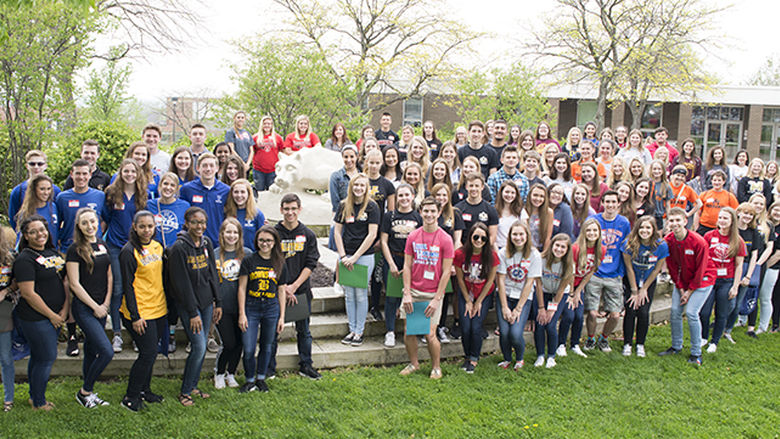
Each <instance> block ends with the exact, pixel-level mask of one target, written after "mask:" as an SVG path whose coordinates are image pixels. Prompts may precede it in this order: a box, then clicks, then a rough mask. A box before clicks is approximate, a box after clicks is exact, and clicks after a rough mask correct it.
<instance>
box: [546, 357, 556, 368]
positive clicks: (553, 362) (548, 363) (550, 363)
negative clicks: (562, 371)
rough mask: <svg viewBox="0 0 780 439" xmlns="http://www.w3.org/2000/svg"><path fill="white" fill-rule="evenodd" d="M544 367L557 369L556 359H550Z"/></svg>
mask: <svg viewBox="0 0 780 439" xmlns="http://www.w3.org/2000/svg"><path fill="white" fill-rule="evenodd" d="M544 367H546V368H548V369H552V368H553V367H555V357H548V358H547V364H546V365H545V366H544Z"/></svg>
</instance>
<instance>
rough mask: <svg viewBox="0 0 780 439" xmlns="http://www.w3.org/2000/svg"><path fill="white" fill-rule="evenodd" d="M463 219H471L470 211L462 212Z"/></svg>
mask: <svg viewBox="0 0 780 439" xmlns="http://www.w3.org/2000/svg"><path fill="white" fill-rule="evenodd" d="M463 221H471V214H470V213H464V214H463Z"/></svg>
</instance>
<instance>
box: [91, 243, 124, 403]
mask: <svg viewBox="0 0 780 439" xmlns="http://www.w3.org/2000/svg"><path fill="white" fill-rule="evenodd" d="M121 251H122V248H121V247H117V246H115V245H111V244H108V257H109V259H110V261H111V276H113V280H114V285H113V289H112V290H111V306H110V308H111V310H110V311H111V329H113V330H114V334H118V333H119V332H120V331H121V330H122V325H121V321H122V318H121V317H120V316H119V307H120V306H121V305H122V270H121V268H120V266H119V253H120V252H121ZM85 390H86V389H85Z"/></svg>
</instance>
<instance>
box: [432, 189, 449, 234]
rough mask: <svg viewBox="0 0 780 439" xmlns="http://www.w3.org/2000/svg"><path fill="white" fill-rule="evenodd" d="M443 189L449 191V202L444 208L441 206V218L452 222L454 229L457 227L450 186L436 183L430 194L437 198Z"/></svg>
mask: <svg viewBox="0 0 780 439" xmlns="http://www.w3.org/2000/svg"><path fill="white" fill-rule="evenodd" d="M442 189H446V190H447V202H446V204H444V205H443V206H441V216H442V217H444V221H452V225H453V227H454V226H455V208H454V207H452V189H451V187H450V186H447V185H446V184H444V183H436V184H435V185H433V188H431V190H430V192H431V195H433V196H434V197H436V194H438V193H439V191H441V190H442Z"/></svg>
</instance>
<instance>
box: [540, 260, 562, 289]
mask: <svg viewBox="0 0 780 439" xmlns="http://www.w3.org/2000/svg"><path fill="white" fill-rule="evenodd" d="M562 277H563V264H562V263H561V262H553V263H552V265H551V266H550V268H547V263H546V262H544V261H542V291H543V292H544V293H546V294H555V293H557V292H558V287H560V285H561V278H562Z"/></svg>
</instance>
